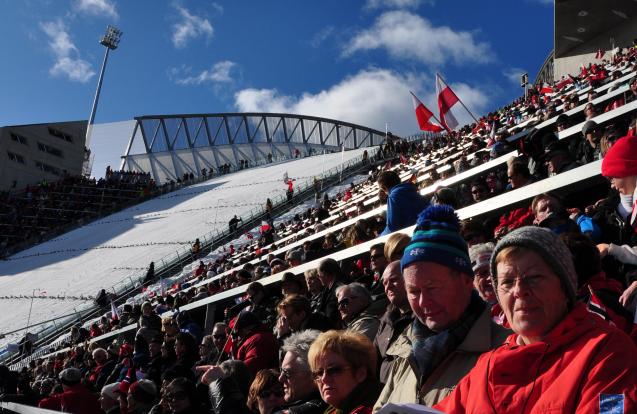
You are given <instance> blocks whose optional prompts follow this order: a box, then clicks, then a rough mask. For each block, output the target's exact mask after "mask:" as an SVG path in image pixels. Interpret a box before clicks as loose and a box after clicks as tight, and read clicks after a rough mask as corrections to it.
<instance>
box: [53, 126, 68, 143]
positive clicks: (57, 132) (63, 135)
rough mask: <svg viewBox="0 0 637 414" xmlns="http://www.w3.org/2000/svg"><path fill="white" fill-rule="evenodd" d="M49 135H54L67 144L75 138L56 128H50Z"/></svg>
mask: <svg viewBox="0 0 637 414" xmlns="http://www.w3.org/2000/svg"><path fill="white" fill-rule="evenodd" d="M49 134H51V135H53V136H54V137H56V138H60V139H63V140H64V141H66V142H71V143H72V142H73V137H72V136H71V135H69V134H67V133H65V132H62V131H60V130H57V129H55V128H49Z"/></svg>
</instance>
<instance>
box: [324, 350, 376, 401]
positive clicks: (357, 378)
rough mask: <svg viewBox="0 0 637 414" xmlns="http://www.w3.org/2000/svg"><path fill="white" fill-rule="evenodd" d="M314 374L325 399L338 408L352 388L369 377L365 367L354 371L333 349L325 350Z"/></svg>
mask: <svg viewBox="0 0 637 414" xmlns="http://www.w3.org/2000/svg"><path fill="white" fill-rule="evenodd" d="M312 374H313V375H314V380H315V381H316V385H317V386H318V388H319V391H320V393H321V398H322V399H323V401H325V402H326V403H328V404H330V405H332V406H334V407H336V408H339V407H340V406H341V404H343V402H344V401H345V399H346V398H347V397H348V396H349V395H350V393H351V392H352V390H354V388H356V386H357V385H358V384H360V383H361V382H363V381H364V380H365V378H366V377H367V372H366V370H365V369H364V368H360V369H358V370H357V371H356V372H353V370H352V367H351V366H350V365H349V364H348V363H347V361H346V360H345V358H343V357H342V356H341V355H339V354H337V353H335V352H332V351H325V352H324V353H323V355H321V356H320V357H319V359H318V361H317V364H316V367H315V370H314V372H313V373H312Z"/></svg>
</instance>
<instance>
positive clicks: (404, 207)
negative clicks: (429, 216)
mask: <svg viewBox="0 0 637 414" xmlns="http://www.w3.org/2000/svg"><path fill="white" fill-rule="evenodd" d="M378 186H379V188H380V191H381V192H383V193H384V194H386V195H387V217H386V220H387V221H386V225H385V230H383V232H382V233H381V236H384V235H386V234H389V233H393V232H394V231H396V230H400V229H403V228H405V227H408V226H410V225H412V224H414V223H415V222H416V217H417V216H418V213H419V212H420V211H422V209H424V208H425V207H427V202H426V201H425V199H424V198H423V197H422V196H421V195H420V194H419V193H418V189H417V188H416V186H414V185H413V184H411V183H409V182H406V183H401V181H400V177H399V176H398V173H397V172H395V171H383V172H382V173H380V175H379V176H378Z"/></svg>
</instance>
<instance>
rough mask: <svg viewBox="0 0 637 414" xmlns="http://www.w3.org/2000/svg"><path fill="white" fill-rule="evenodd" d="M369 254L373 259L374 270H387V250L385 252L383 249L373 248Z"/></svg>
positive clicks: (371, 266) (372, 266)
mask: <svg viewBox="0 0 637 414" xmlns="http://www.w3.org/2000/svg"><path fill="white" fill-rule="evenodd" d="M369 255H370V259H371V264H370V268H371V269H372V270H373V271H374V272H379V273H382V272H383V270H385V267H387V259H385V252H383V249H378V248H377V249H372V250H370V252H369Z"/></svg>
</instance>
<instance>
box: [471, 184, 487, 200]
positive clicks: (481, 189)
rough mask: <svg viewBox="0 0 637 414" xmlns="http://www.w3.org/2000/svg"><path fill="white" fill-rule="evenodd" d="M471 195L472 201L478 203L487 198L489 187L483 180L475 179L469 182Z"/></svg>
mask: <svg viewBox="0 0 637 414" xmlns="http://www.w3.org/2000/svg"><path fill="white" fill-rule="evenodd" d="M471 197H472V198H473V201H474V202H476V203H479V202H480V201H484V200H486V199H487V198H489V189H488V188H487V184H486V183H485V182H484V180H480V179H475V180H473V182H472V183H471Z"/></svg>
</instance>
